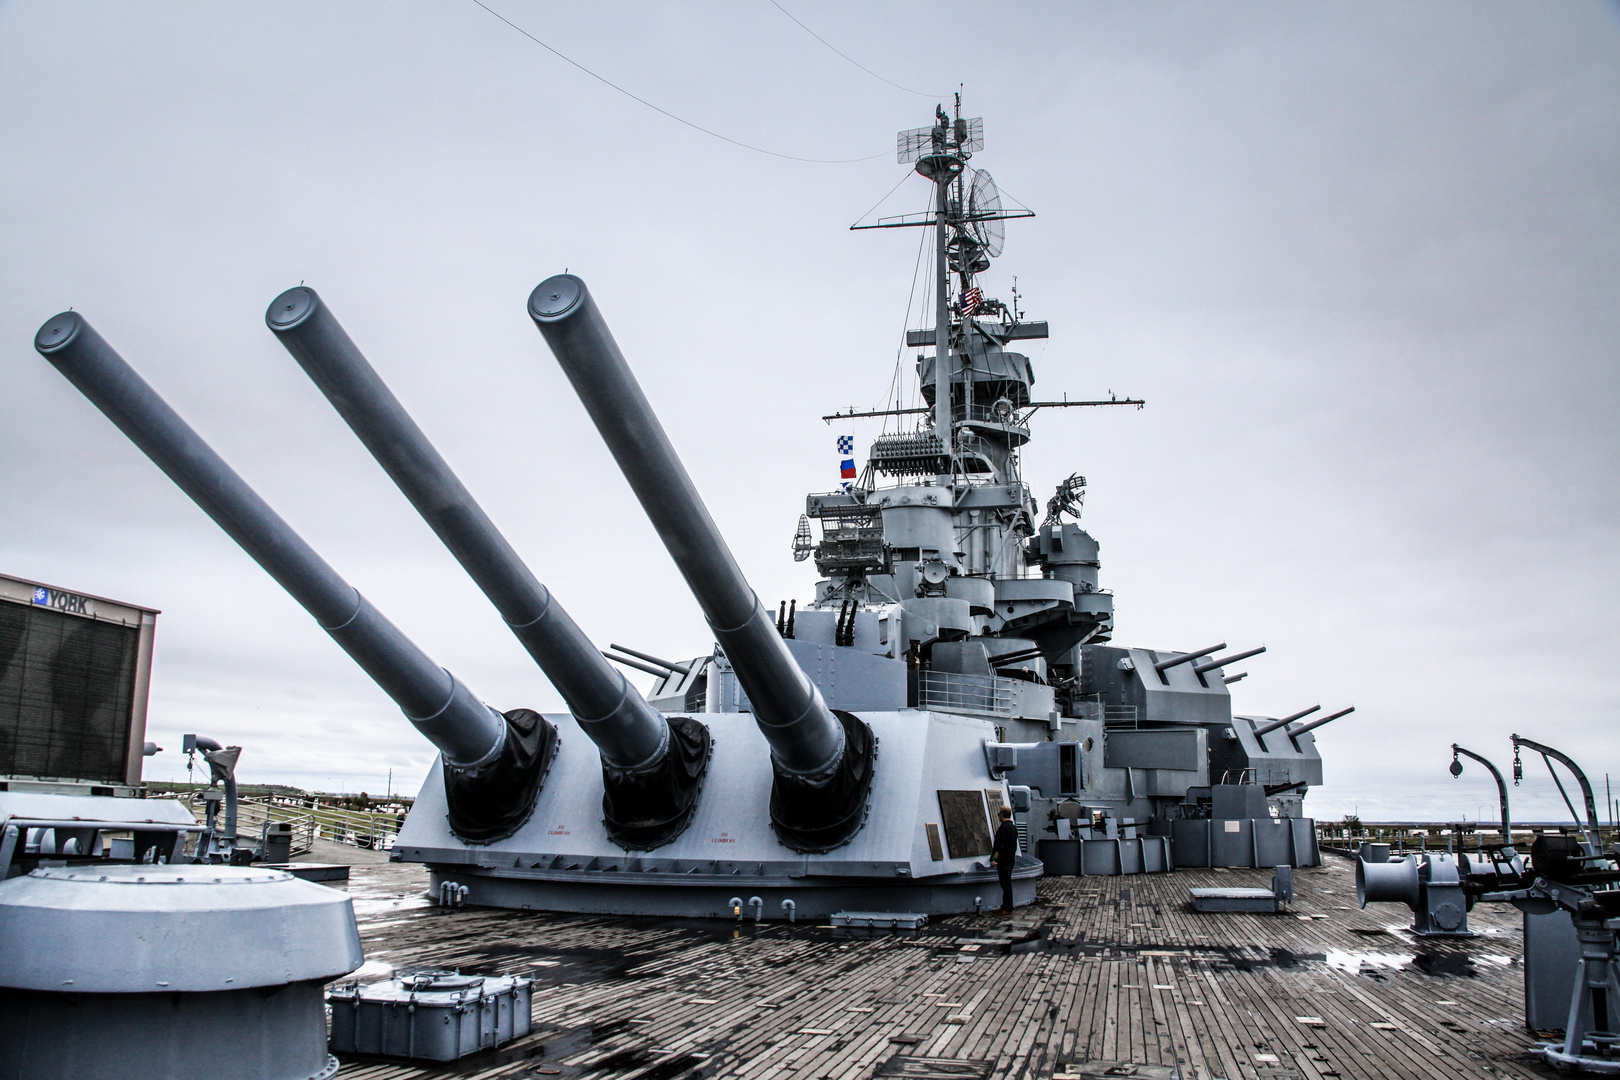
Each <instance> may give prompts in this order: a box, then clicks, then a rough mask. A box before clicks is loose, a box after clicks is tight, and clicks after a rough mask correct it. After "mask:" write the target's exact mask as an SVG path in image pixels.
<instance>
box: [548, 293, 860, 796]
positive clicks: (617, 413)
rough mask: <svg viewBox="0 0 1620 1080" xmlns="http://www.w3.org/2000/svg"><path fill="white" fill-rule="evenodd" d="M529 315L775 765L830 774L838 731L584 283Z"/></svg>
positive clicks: (840, 745)
mask: <svg viewBox="0 0 1620 1080" xmlns="http://www.w3.org/2000/svg"><path fill="white" fill-rule="evenodd" d="M529 314H530V316H531V317H532V318H533V319H534V321H535V325H536V326H538V327H539V328H540V333H541V334H542V335H543V336H544V337H545V339H546V343H547V344H548V345H550V346H551V351H552V352H553V353H555V354H556V357H557V361H558V362H559V363H560V364H561V365H562V368H563V372H564V373H565V374H566V375H567V376H568V381H569V382H570V383H572V384H573V387H574V390H575V392H576V393H578V394H579V397H580V400H581V401H582V402H583V403H584V405H585V410H586V412H588V413H589V414H590V416H591V420H592V421H593V422H594V423H595V424H596V428H597V430H598V431H599V432H601V434H602V438H603V439H604V440H605V441H606V442H607V444H608V449H609V450H610V451H612V453H613V457H614V459H615V460H616V461H617V462H618V463H619V468H620V469H622V470H623V471H624V475H625V479H627V480H628V481H629V482H630V486H631V488H633V489H634V490H635V493H636V497H637V498H638V499H640V500H641V505H642V508H643V509H644V510H645V511H646V513H647V516H648V517H649V518H651V519H652V523H653V527H654V528H656V529H657V530H658V534H659V536H660V537H662V538H663V541H664V545H665V546H666V547H667V548H669V553H670V555H671V556H673V557H674V559H675V563H676V565H677V566H678V567H679V568H680V571H681V574H682V576H684V577H685V578H686V584H687V586H688V587H689V588H690V589H691V590H692V594H693V595H694V596H695V597H696V598H697V601H698V605H699V606H700V607H701V608H702V609H703V614H704V617H705V618H706V619H707V620H708V622H709V626H710V627H711V628H712V629H713V631H714V635H715V637H716V639H718V641H719V643H720V646H721V648H723V649H724V650H725V654H726V657H727V658H728V659H729V660H730V661H731V664H732V667H733V668H734V669H735V670H736V672H737V680H738V682H740V683H741V684H742V687H743V689H744V690H745V691H747V693H748V698H749V700H750V701H751V702H752V703H753V707H754V716H755V719H756V720H757V721H758V723H759V726H760V729H761V730H762V731H763V732H764V733H765V737H766V739H767V740H769V742H770V744H771V754H772V756H773V757H774V758H775V759H776V761H777V763H778V764H779V765H780V766H782V767H783V768H785V769H786V770H788V771H789V772H791V773H796V774H799V775H802V776H819V775H823V774H826V773H828V772H830V771H831V770H832V769H834V768H835V767H836V766H837V765H838V763H839V760H840V759H841V757H842V756H843V752H844V730H843V726H842V725H841V724H840V723H839V722H838V720H837V718H835V717H834V716H833V715H832V713H831V712H830V711H828V709H827V706H826V705H825V704H824V703H823V702H822V700H821V693H820V691H818V690H817V689H816V687H815V684H813V683H812V682H811V681H810V680H809V679H808V678H807V677H806V676H805V674H804V672H803V671H802V670H801V669H800V668H799V665H798V663H797V662H796V661H795V660H794V659H793V656H792V654H791V653H789V652H788V649H787V646H786V645H784V644H783V642H782V636H781V635H780V634H779V633H777V631H776V625H775V623H774V622H773V621H772V620H771V617H770V616H769V615H768V614H767V613H766V611H765V608H764V606H763V605H761V604H760V602H759V597H758V596H756V595H755V594H754V590H753V589H751V588H749V586H748V582H747V580H746V579H744V577H743V574H742V571H741V570H740V569H739V568H738V566H737V561H736V560H735V559H734V558H733V557H732V555H731V549H730V548H729V547H728V546H727V545H726V542H725V539H724V538H723V537H722V536H721V535H720V530H719V529H718V528H717V527H716V526H715V524H714V519H713V518H711V517H710V516H709V511H708V508H707V507H705V506H704V505H703V499H702V498H701V497H700V496H699V495H698V493H697V488H696V487H695V486H693V484H692V478H691V477H690V476H688V475H687V473H686V468H685V466H683V465H682V464H681V461H680V458H679V457H677V456H676V454H675V448H674V447H673V446H671V445H670V442H669V437H668V436H667V435H666V434H665V433H664V427H663V425H662V424H660V423H659V422H658V417H657V416H656V415H655V414H654V413H653V410H652V406H651V405H649V404H648V403H647V398H646V396H645V395H643V394H642V392H641V387H640V385H639V384H638V383H637V382H636V378H635V376H634V375H633V374H632V373H631V371H630V367H629V365H628V364H627V363H626V362H625V359H624V355H623V353H621V352H620V351H619V347H618V345H617V343H615V342H614V340H613V335H612V333H611V332H610V331H609V330H608V328H607V323H606V322H604V321H603V319H602V315H601V312H600V311H598V310H597V307H596V303H595V301H594V300H592V298H591V295H590V292H589V291H588V290H587V289H586V288H585V283H584V282H583V281H581V280H580V279H579V278H577V277H574V276H573V275H571V274H559V275H557V276H556V277H553V278H548V279H547V280H546V281H543V282H541V283H540V285H539V286H537V287H536V288H535V290H534V292H533V294H532V295H531V296H530V297H529Z"/></svg>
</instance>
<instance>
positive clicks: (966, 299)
mask: <svg viewBox="0 0 1620 1080" xmlns="http://www.w3.org/2000/svg"><path fill="white" fill-rule="evenodd" d="M982 303H984V293H983V292H982V291H981V290H980V289H979V287H978V286H976V285H975V286H974V287H973V288H971V289H969V290H967V291H966V292H964V293H963V294H962V314H964V315H971V314H973V313H974V312H975V311H978V310H979V305H980V304H982Z"/></svg>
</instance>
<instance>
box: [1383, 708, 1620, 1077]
mask: <svg viewBox="0 0 1620 1080" xmlns="http://www.w3.org/2000/svg"><path fill="white" fill-rule="evenodd" d="M1512 742H1513V757H1514V761H1513V775H1514V782H1515V783H1517V782H1518V781H1519V780H1520V779H1521V778H1522V776H1523V768H1522V765H1521V763H1520V760H1519V750H1520V747H1528V748H1529V749H1531V750H1532V751H1535V752H1537V753H1540V754H1541V755H1542V757H1543V760H1546V761H1547V768H1548V771H1549V772H1552V775H1553V779H1554V781H1555V782H1557V783H1558V789H1559V792H1560V793H1561V794H1564V796H1565V801H1566V804H1567V805H1569V808H1570V811H1571V814H1572V815H1573V816H1574V818H1575V822H1576V829H1577V830H1579V832H1578V833H1577V834H1575V835H1571V834H1568V833H1566V834H1559V835H1551V834H1545V833H1543V834H1542V835H1540V836H1538V837H1536V839H1535V842H1534V843H1533V844H1532V845H1531V847H1530V853H1529V860H1528V863H1527V862H1526V860H1525V859H1524V858H1523V857H1522V856H1521V855H1520V854H1519V853H1518V852H1517V851H1516V850H1515V849H1514V846H1513V833H1512V827H1513V826H1512V820H1511V817H1510V815H1509V812H1508V789H1507V782H1506V781H1505V780H1504V779H1503V778H1502V773H1501V770H1499V769H1498V768H1497V767H1496V766H1495V765H1494V764H1492V763H1491V762H1490V761H1489V760H1488V759H1486V758H1485V757H1483V756H1482V755H1480V754H1477V753H1475V752H1474V751H1472V750H1468V749H1466V748H1464V747H1462V746H1459V745H1457V744H1456V743H1453V744H1452V746H1451V751H1452V759H1451V774H1452V775H1453V776H1461V775H1462V772H1463V765H1462V762H1461V760H1460V758H1461V757H1468V758H1471V759H1473V760H1474V761H1477V762H1479V763H1480V764H1482V765H1484V766H1485V767H1486V769H1488V770H1489V771H1490V773H1491V775H1492V777H1493V778H1494V779H1495V780H1496V786H1497V792H1498V795H1499V798H1500V802H1501V811H1502V826H1501V827H1502V843H1500V844H1498V845H1495V846H1493V847H1490V848H1488V849H1486V850H1485V851H1483V852H1481V853H1479V854H1476V855H1469V854H1466V853H1457V854H1455V855H1453V854H1450V853H1444V852H1424V853H1421V854H1412V855H1408V856H1406V857H1405V858H1403V859H1399V860H1394V861H1389V860H1388V852H1387V850H1385V851H1383V852H1379V853H1378V855H1377V857H1369V855H1368V854H1363V855H1362V856H1361V857H1360V858H1359V859H1358V860H1357V862H1356V899H1357V902H1358V903H1359V904H1360V906H1362V907H1365V906H1366V905H1367V904H1368V903H1374V902H1380V901H1382V902H1394V903H1404V904H1406V905H1407V906H1408V907H1410V908H1411V909H1412V911H1413V913H1414V920H1413V927H1412V931H1413V933H1415V934H1419V935H1422V936H1453V937H1466V936H1472V935H1471V934H1470V933H1469V931H1468V922H1467V912H1468V911H1469V910H1472V908H1473V906H1474V905H1475V904H1476V903H1481V902H1491V903H1511V904H1513V905H1514V906H1515V907H1517V908H1519V910H1520V911H1521V912H1523V916H1524V986H1525V1026H1526V1027H1527V1028H1528V1029H1529V1030H1530V1031H1532V1032H1538V1031H1551V1030H1562V1031H1563V1032H1564V1037H1563V1039H1561V1040H1553V1041H1549V1042H1540V1043H1537V1044H1535V1045H1534V1046H1533V1047H1532V1048H1531V1051H1532V1053H1535V1054H1537V1055H1538V1056H1540V1057H1541V1058H1542V1059H1543V1060H1544V1061H1546V1062H1547V1063H1548V1064H1549V1065H1552V1066H1553V1067H1555V1068H1558V1069H1565V1070H1574V1071H1579V1072H1594V1073H1602V1074H1609V1075H1613V1074H1617V1073H1620V1034H1616V1032H1620V962H1617V957H1620V845H1617V846H1616V847H1615V849H1614V850H1612V851H1608V852H1605V851H1603V850H1602V848H1601V846H1600V841H1599V831H1598V819H1597V810H1596V804H1595V801H1594V799H1593V796H1592V788H1591V785H1590V783H1589V782H1588V781H1587V779H1586V774H1585V773H1584V772H1582V771H1581V769H1580V767H1579V766H1578V765H1576V764H1575V762H1574V760H1573V759H1571V758H1570V757H1569V756H1568V755H1566V754H1564V753H1562V752H1560V751H1558V750H1555V749H1554V748H1552V747H1550V746H1546V745H1544V744H1542V743H1539V742H1535V741H1533V740H1531V739H1527V738H1524V737H1523V736H1520V735H1517V734H1515V735H1513V736H1512ZM1553 759H1556V760H1557V761H1559V762H1561V763H1563V764H1564V765H1565V766H1566V767H1568V769H1569V770H1570V772H1571V773H1572V774H1573V775H1574V777H1575V779H1576V782H1577V783H1578V784H1579V785H1580V787H1581V790H1582V793H1583V794H1584V795H1585V798H1586V805H1585V810H1586V814H1585V819H1584V821H1583V820H1582V816H1581V815H1580V814H1579V813H1577V812H1576V811H1575V807H1574V804H1573V803H1569V801H1568V795H1567V793H1565V792H1564V787H1563V783H1562V782H1561V781H1558V775H1557V773H1556V772H1553V770H1552V760H1553Z"/></svg>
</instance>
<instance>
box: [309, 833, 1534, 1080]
mask: <svg viewBox="0 0 1620 1080" xmlns="http://www.w3.org/2000/svg"><path fill="white" fill-rule="evenodd" d="M1268 877H1269V871H1252V870H1251V871H1244V870H1230V871H1211V870H1184V871H1178V872H1176V873H1174V874H1164V875H1152V876H1139V877H1128V878H1078V879H1076V878H1056V879H1053V878H1049V879H1046V880H1045V881H1043V882H1042V883H1041V889H1040V899H1041V902H1040V903H1039V904H1038V905H1037V906H1034V907H1031V908H1028V909H1025V910H1023V911H1020V912H1019V913H1018V915H1017V916H1016V917H1015V918H1014V919H1013V920H1012V926H1011V927H1010V928H1009V926H1008V924H1007V923H1005V922H1001V921H999V920H996V919H993V918H990V917H988V916H984V917H980V916H961V917H955V918H949V919H937V920H935V921H934V922H933V923H932V925H930V926H929V927H928V928H927V929H926V930H925V931H923V932H922V933H919V934H889V933H881V932H880V933H877V934H875V935H874V936H870V937H852V936H847V933H846V932H843V931H833V930H830V929H826V928H817V927H814V926H805V925H803V924H800V925H798V926H793V927H789V926H786V925H782V924H764V925H761V926H758V927H755V926H753V925H751V924H743V925H731V924H691V923H681V922H675V921H661V920H649V919H624V918H614V917H606V916H570V915H547V914H536V913H524V912H508V911H491V910H468V911H445V910H441V909H438V908H434V907H425V906H413V905H419V904H420V900H419V897H420V895H421V894H422V892H423V890H424V887H425V884H426V876H425V874H424V873H423V871H422V869H421V868H420V867H416V866H405V865H388V866H372V867H356V868H355V870H354V877H353V880H352V882H351V886H350V887H351V891H352V892H354V893H355V894H356V896H357V903H356V908H357V912H358V913H359V916H360V923H361V935H362V938H363V940H364V942H365V947H366V956H367V959H368V961H370V964H369V965H368V970H371V971H376V972H379V973H381V972H382V970H383V969H384V967H400V968H411V967H443V968H458V969H460V970H462V971H467V972H485V973H525V974H531V975H533V976H534V977H535V979H536V986H535V995H534V1023H535V1030H534V1032H533V1033H532V1034H530V1035H529V1036H528V1037H526V1038H524V1039H520V1040H518V1041H516V1042H513V1043H510V1044H508V1045H507V1046H504V1047H501V1048H499V1049H497V1050H494V1051H489V1052H486V1053H483V1054H479V1055H475V1056H473V1057H469V1058H465V1059H463V1060H462V1061H460V1062H456V1063H453V1064H450V1065H445V1066H428V1065H423V1064H420V1063H412V1064H406V1063H402V1062H395V1061H384V1060H376V1059H358V1058H357V1059H352V1060H346V1061H345V1062H344V1063H343V1067H342V1069H341V1071H340V1072H339V1074H338V1076H339V1080H427V1078H439V1077H452V1076H453V1077H462V1078H490V1080H496V1078H500V1080H516V1078H528V1077H537V1076H554V1075H555V1076H565V1077H638V1078H641V1080H677V1078H681V1077H697V1076H737V1077H749V1078H751V1080H785V1078H811V1080H819V1078H822V1077H828V1078H832V1080H855V1078H862V1080H864V1078H866V1077H871V1076H874V1075H875V1074H876V1073H877V1072H878V1070H879V1068H880V1067H881V1066H882V1065H883V1063H884V1062H886V1061H888V1060H889V1059H890V1058H891V1057H892V1056H893V1055H895V1054H896V1053H900V1054H903V1055H907V1056H912V1057H918V1058H948V1059H957V1060H967V1061H986V1062H990V1063H991V1069H990V1073H989V1075H991V1076H994V1077H1005V1078H1009V1080H1045V1078H1049V1077H1051V1076H1052V1075H1053V1074H1054V1072H1055V1071H1057V1070H1059V1069H1060V1067H1062V1066H1064V1065H1067V1064H1068V1063H1071V1062H1078V1061H1087V1060H1091V1061H1105V1062H1140V1063H1145V1064H1156V1065H1175V1066H1177V1067H1179V1069H1180V1070H1181V1075H1182V1076H1184V1077H1188V1078H1213V1077H1221V1078H1229V1080H1235V1078H1238V1077H1243V1078H1248V1080H1349V1078H1361V1077H1367V1078H1373V1077H1376V1078H1380V1080H1382V1078H1386V1077H1388V1078H1400V1080H1455V1078H1462V1077H1479V1076H1494V1077H1532V1076H1545V1075H1548V1074H1547V1073H1546V1072H1545V1071H1544V1070H1543V1069H1541V1068H1540V1067H1539V1066H1538V1065H1535V1064H1533V1063H1532V1062H1531V1061H1530V1059H1528V1058H1527V1057H1526V1055H1525V1053H1524V1050H1525V1047H1526V1046H1527V1045H1528V1043H1529V1038H1528V1036H1527V1035H1526V1033H1525V1032H1524V1030H1523V1027H1522V1016H1523V994H1522V967H1521V966H1520V957H1521V951H1522V938H1521V934H1520V930H1519V921H1518V914H1517V912H1516V911H1514V910H1513V909H1511V908H1506V907H1494V906H1480V907H1477V908H1475V910H1474V912H1473V913H1472V914H1471V916H1470V924H1471V926H1472V928H1473V929H1475V930H1477V931H1482V932H1483V933H1482V936H1480V937H1477V938H1474V939H1471V940H1466V941H1444V942H1434V941H1422V940H1420V939H1416V938H1413V937H1412V936H1411V935H1410V934H1408V933H1406V932H1405V931H1404V927H1405V925H1406V924H1407V923H1408V921H1409V919H1408V917H1407V913H1406V912H1405V910H1404V909H1401V908H1397V907H1392V906H1389V905H1381V906H1380V907H1378V908H1374V909H1370V910H1367V911H1360V910H1357V909H1356V907H1355V884H1354V876H1353V873H1352V872H1351V868H1350V863H1348V862H1347V861H1346V860H1343V859H1339V858H1331V857H1330V859H1329V864H1328V865H1327V866H1325V867H1322V868H1320V869H1313V870H1303V871H1296V873H1295V879H1294V880H1295V895H1296V897H1297V899H1296V901H1295V903H1294V904H1293V908H1292V911H1291V912H1289V913H1286V914H1279V915H1259V914H1222V915H1200V914H1195V913H1194V912H1193V911H1192V910H1191V909H1190V907H1189V905H1188V903H1187V890H1188V889H1189V888H1192V887H1199V886H1211V885H1213V886H1252V885H1263V884H1265V881H1266V879H1267V878H1268ZM1009 929H1010V930H1011V931H1012V934H1011V935H1010V936H1013V937H1017V936H1027V935H1028V934H1030V933H1033V932H1036V931H1038V932H1039V937H1038V938H1036V939H1035V940H1031V941H1027V942H1023V943H1020V944H1014V945H1011V946H1008V945H1005V944H1003V943H1001V942H1000V941H997V940H994V939H996V938H998V937H1004V936H1008V935H1007V934H1006V931H1008V930H1009ZM987 939H988V940H987ZM974 945H977V948H974V947H973V946H974ZM1447 1002H1455V1003H1456V1004H1443V1003H1447ZM1374 1024H1377V1025H1381V1026H1379V1027H1374V1026H1373V1025H1374ZM902 1034H905V1035H909V1036H914V1037H915V1038H912V1039H910V1040H908V1041H905V1042H896V1041H894V1036H897V1035H902Z"/></svg>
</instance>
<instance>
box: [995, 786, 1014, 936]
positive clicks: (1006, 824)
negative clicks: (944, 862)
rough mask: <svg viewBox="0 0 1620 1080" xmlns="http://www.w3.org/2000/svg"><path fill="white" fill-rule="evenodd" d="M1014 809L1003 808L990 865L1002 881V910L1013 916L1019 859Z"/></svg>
mask: <svg viewBox="0 0 1620 1080" xmlns="http://www.w3.org/2000/svg"><path fill="white" fill-rule="evenodd" d="M1012 814H1013V812H1012V807H1010V806H1003V807H1002V808H1001V824H1000V825H999V826H997V828H996V839H995V843H993V844H991V845H990V865H991V866H993V867H995V868H996V876H997V877H999V878H1000V879H1001V910H1002V911H1004V912H1006V913H1007V914H1009V915H1011V914H1012V909H1013V892H1012V872H1013V861H1014V860H1015V859H1017V858H1018V826H1016V825H1014V824H1013V820H1012Z"/></svg>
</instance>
